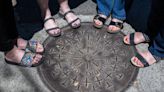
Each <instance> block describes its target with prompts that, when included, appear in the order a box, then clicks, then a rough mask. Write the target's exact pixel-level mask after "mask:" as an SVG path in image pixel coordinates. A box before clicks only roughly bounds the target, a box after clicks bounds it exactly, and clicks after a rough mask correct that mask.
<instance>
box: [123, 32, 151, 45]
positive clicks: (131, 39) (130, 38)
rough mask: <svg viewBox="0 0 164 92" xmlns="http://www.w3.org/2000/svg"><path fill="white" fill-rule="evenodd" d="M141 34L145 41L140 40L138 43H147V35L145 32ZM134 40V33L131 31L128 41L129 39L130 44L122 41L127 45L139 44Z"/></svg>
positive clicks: (148, 40)
mask: <svg viewBox="0 0 164 92" xmlns="http://www.w3.org/2000/svg"><path fill="white" fill-rule="evenodd" d="M142 35H143V37H144V39H145V41H143V42H140V43H147V42H150V39H149V37H148V35H146V34H144V33H142ZM134 40H135V33H131V34H130V35H129V41H130V42H129V43H130V44H127V43H126V42H124V43H125V44H127V45H137V44H139V43H135V41H134Z"/></svg>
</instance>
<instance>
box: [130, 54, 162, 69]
mask: <svg viewBox="0 0 164 92" xmlns="http://www.w3.org/2000/svg"><path fill="white" fill-rule="evenodd" d="M152 56H153V57H154V59H155V60H156V63H157V62H159V61H160V60H162V58H160V57H158V56H155V55H152ZM135 57H137V58H138V59H139V60H140V61H141V63H142V64H143V65H144V67H148V66H150V64H149V63H148V61H146V59H145V58H144V57H143V56H141V55H140V54H139V53H137V54H136V56H135ZM131 63H132V64H133V65H134V66H136V67H140V68H143V67H142V66H138V65H136V64H135V63H134V61H133V60H131Z"/></svg>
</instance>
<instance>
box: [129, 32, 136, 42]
mask: <svg viewBox="0 0 164 92" xmlns="http://www.w3.org/2000/svg"><path fill="white" fill-rule="evenodd" d="M134 35H135V34H134V33H131V34H130V44H131V45H135V43H134Z"/></svg>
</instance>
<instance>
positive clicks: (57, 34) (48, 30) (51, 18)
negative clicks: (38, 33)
mask: <svg viewBox="0 0 164 92" xmlns="http://www.w3.org/2000/svg"><path fill="white" fill-rule="evenodd" d="M49 20H53V21H54V22H55V19H54V18H53V17H50V18H47V19H45V20H44V24H45V23H46V22H47V21H49ZM52 30H60V31H57V33H54V34H52V33H50V31H52ZM45 31H46V32H47V33H48V34H49V35H50V36H52V37H56V36H60V35H61V29H60V28H59V27H53V28H50V29H45Z"/></svg>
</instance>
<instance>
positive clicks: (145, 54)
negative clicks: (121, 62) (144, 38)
mask: <svg viewBox="0 0 164 92" xmlns="http://www.w3.org/2000/svg"><path fill="white" fill-rule="evenodd" d="M138 54H140V55H141V56H142V57H143V58H144V59H145V60H146V62H147V63H148V65H152V64H154V63H156V62H157V61H156V59H155V58H154V57H153V55H152V54H151V53H150V52H149V51H145V52H141V51H138ZM131 62H132V64H133V65H135V66H137V67H144V64H143V63H142V62H141V61H140V60H139V58H138V57H136V56H134V57H132V58H131Z"/></svg>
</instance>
